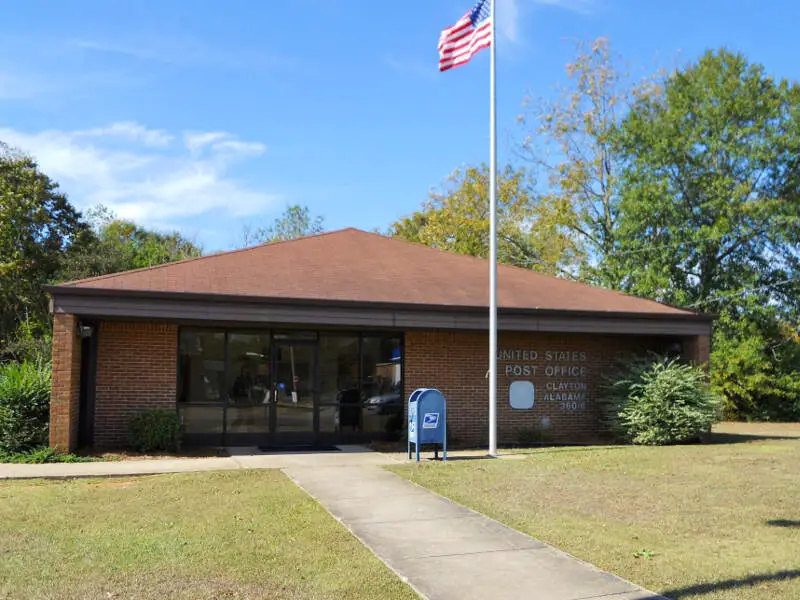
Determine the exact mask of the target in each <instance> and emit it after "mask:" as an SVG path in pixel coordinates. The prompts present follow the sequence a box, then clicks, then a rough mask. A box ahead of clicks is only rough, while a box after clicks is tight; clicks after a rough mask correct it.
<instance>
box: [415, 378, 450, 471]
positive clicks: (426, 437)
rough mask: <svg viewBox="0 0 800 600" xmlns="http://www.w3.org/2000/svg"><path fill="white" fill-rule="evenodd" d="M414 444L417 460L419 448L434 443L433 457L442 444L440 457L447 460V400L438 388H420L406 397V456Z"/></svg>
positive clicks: (436, 454) (436, 455)
mask: <svg viewBox="0 0 800 600" xmlns="http://www.w3.org/2000/svg"><path fill="white" fill-rule="evenodd" d="M411 444H414V446H415V448H416V452H417V462H419V448H420V446H422V445H423V444H436V448H435V450H434V457H438V454H439V446H440V445H441V446H442V459H443V460H447V401H446V400H445V398H444V394H442V392H440V391H439V390H433V389H427V388H420V389H418V390H414V392H413V393H412V394H411V395H410V396H409V397H408V458H411Z"/></svg>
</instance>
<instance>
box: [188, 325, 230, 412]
mask: <svg viewBox="0 0 800 600" xmlns="http://www.w3.org/2000/svg"><path fill="white" fill-rule="evenodd" d="M179 354H180V384H181V385H180V390H179V392H178V401H179V402H194V403H209V402H222V400H223V390H224V385H225V334H224V333H223V332H221V331H203V330H192V329H183V330H181V335H180V347H179ZM220 425H221V421H220Z"/></svg>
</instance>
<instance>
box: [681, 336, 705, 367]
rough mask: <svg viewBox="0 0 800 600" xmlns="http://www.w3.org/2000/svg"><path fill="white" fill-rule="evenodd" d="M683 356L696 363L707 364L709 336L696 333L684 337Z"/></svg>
mask: <svg viewBox="0 0 800 600" xmlns="http://www.w3.org/2000/svg"><path fill="white" fill-rule="evenodd" d="M683 353H684V356H685V357H686V358H688V359H689V360H690V361H692V362H693V363H694V364H696V365H706V366H708V361H709V358H710V356H711V336H709V335H696V336H692V337H690V338H684V351H683Z"/></svg>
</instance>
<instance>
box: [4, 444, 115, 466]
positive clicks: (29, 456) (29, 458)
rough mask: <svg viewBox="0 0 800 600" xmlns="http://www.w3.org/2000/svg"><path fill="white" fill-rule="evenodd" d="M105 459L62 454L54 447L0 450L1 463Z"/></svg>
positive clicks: (67, 461) (72, 461)
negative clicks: (16, 450)
mask: <svg viewBox="0 0 800 600" xmlns="http://www.w3.org/2000/svg"><path fill="white" fill-rule="evenodd" d="M99 460H104V459H101V458H94V457H91V456H76V455H75V454H60V453H58V452H56V451H55V450H54V449H53V448H50V447H48V446H42V447H41V448H34V449H32V450H26V451H24V452H11V453H3V452H0V463H25V464H29V465H39V464H43V463H76V462H95V461H99Z"/></svg>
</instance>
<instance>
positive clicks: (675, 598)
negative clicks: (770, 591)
mask: <svg viewBox="0 0 800 600" xmlns="http://www.w3.org/2000/svg"><path fill="white" fill-rule="evenodd" d="M798 578H800V569H791V570H789V571H777V572H775V573H770V574H768V575H767V574H765V575H751V576H750V577H743V578H742V579H726V580H724V581H715V582H713V583H700V584H697V585H690V586H687V587H684V588H678V589H674V590H666V591H665V592H663V594H664V596H666V597H667V598H671V599H672V600H681V598H688V597H689V596H694V595H696V594H710V593H712V592H719V591H723V590H735V589H738V588H743V587H748V586H752V585H756V584H759V583H767V582H769V581H790V580H792V579H798Z"/></svg>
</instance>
